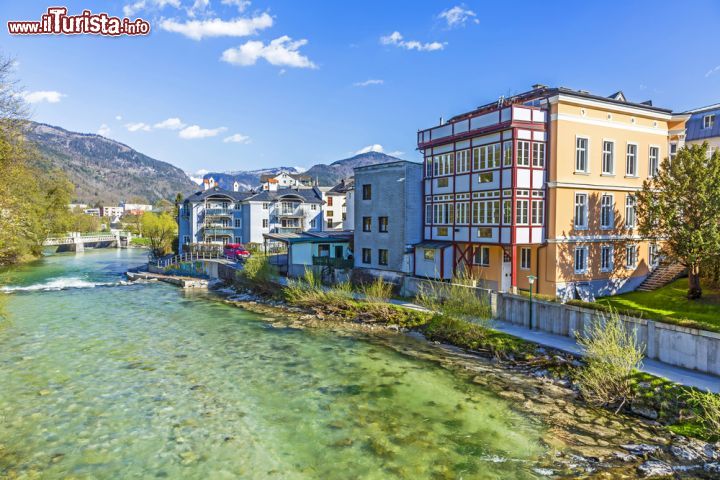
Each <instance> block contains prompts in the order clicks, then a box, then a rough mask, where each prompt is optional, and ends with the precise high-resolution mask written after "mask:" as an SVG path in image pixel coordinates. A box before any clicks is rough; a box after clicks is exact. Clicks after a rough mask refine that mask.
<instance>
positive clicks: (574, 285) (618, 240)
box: [414, 85, 687, 298]
mask: <svg viewBox="0 0 720 480" xmlns="http://www.w3.org/2000/svg"><path fill="white" fill-rule="evenodd" d="M686 119H687V116H686V115H673V114H672V113H671V111H670V110H668V109H664V108H658V107H655V106H653V105H652V103H651V102H644V103H633V102H630V101H628V100H627V99H626V98H625V96H624V95H623V93H622V92H617V93H614V94H612V95H610V96H607V97H605V96H598V95H593V94H590V93H588V92H586V91H576V90H571V89H567V88H562V87H561V88H548V87H546V86H543V85H535V86H534V87H533V89H532V90H531V91H528V92H525V93H522V94H519V95H515V96H513V97H510V98H507V99H506V98H502V97H501V98H500V99H499V100H498V101H497V102H493V103H490V104H487V105H484V106H481V107H479V108H477V109H475V110H472V111H470V112H467V113H463V114H461V115H457V116H455V117H453V118H451V119H450V120H449V121H447V122H444V123H442V124H441V125H438V126H436V127H433V128H429V129H426V130H421V131H419V132H418V149H419V150H420V151H421V152H422V153H423V154H424V157H425V168H424V180H423V189H424V192H423V201H424V216H423V237H424V241H423V243H421V244H419V245H417V246H416V248H415V254H414V259H415V272H414V273H415V274H416V275H420V276H426V277H432V278H439V279H449V278H452V277H453V276H456V275H459V274H461V273H466V274H470V275H472V276H473V277H474V278H477V279H478V280H479V281H480V283H481V284H484V285H485V286H486V287H488V288H493V289H496V290H500V291H514V290H517V289H523V290H528V289H529V288H530V287H529V277H531V276H533V277H535V278H537V281H536V282H535V284H534V291H535V292H539V293H542V294H547V295H552V296H559V297H561V298H575V297H580V298H592V297H594V296H601V295H609V294H614V293H618V292H623V291H627V290H631V289H634V288H635V287H636V286H637V285H639V284H640V283H641V282H642V280H643V279H644V278H645V277H646V276H647V275H648V273H649V271H650V270H651V269H652V268H654V266H656V265H657V264H658V261H659V256H658V252H659V246H658V244H657V243H656V242H655V240H654V239H652V238H642V237H641V236H640V235H639V233H638V231H637V218H636V212H635V205H636V199H635V193H636V192H637V191H638V190H639V189H640V188H641V187H642V182H643V180H645V179H647V178H649V177H651V176H652V175H653V174H654V173H655V172H656V171H657V169H658V166H659V164H660V161H661V160H662V159H663V158H665V157H666V156H667V155H668V154H669V152H670V149H671V148H679V147H681V146H682V144H683V142H684V131H685V127H684V124H685V121H686Z"/></svg>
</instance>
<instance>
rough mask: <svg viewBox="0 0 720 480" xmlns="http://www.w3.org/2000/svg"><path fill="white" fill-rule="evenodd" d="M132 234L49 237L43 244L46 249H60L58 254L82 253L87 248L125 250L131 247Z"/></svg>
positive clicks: (114, 233)
mask: <svg viewBox="0 0 720 480" xmlns="http://www.w3.org/2000/svg"><path fill="white" fill-rule="evenodd" d="M131 239H132V234H131V233H130V232H119V231H118V232H107V233H78V232H72V233H68V234H66V235H59V236H55V237H48V238H46V239H45V241H44V242H43V246H46V247H54V246H57V247H58V252H61V251H73V252H82V251H84V250H85V247H86V246H87V247H90V248H113V247H114V248H125V247H128V246H129V245H130V240H131Z"/></svg>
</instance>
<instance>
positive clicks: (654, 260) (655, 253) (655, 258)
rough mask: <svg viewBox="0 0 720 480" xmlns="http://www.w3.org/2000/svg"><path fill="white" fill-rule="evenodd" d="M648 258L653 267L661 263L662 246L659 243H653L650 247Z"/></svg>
mask: <svg viewBox="0 0 720 480" xmlns="http://www.w3.org/2000/svg"><path fill="white" fill-rule="evenodd" d="M648 259H649V260H650V266H651V267H652V268H655V267H657V266H658V265H660V248H659V247H658V244H657V243H651V244H650V246H649V247H648Z"/></svg>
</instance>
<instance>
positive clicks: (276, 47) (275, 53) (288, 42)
mask: <svg viewBox="0 0 720 480" xmlns="http://www.w3.org/2000/svg"><path fill="white" fill-rule="evenodd" d="M307 43H308V41H307V40H305V39H301V40H295V41H293V40H292V39H291V38H290V37H288V36H287V35H283V36H282V37H279V38H276V39H275V40H273V41H271V42H270V43H269V44H267V45H265V44H264V43H263V42H261V41H259V40H251V41H248V42H246V43H244V44H243V45H240V46H239V47H236V48H228V49H227V50H225V51H224V52H223V54H222V57H221V58H220V59H221V60H222V61H223V62H227V63H230V64H232V65H240V66H243V67H246V66H249V65H255V63H257V61H258V59H260V58H264V59H265V60H267V62H268V63H270V64H271V65H275V66H287V67H295V68H317V65H315V64H314V63H313V62H312V61H310V59H309V58H308V57H306V56H304V55H302V54H300V52H299V51H298V50H299V49H300V47H302V46H303V45H306V44H307Z"/></svg>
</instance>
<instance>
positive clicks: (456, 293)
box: [415, 277, 492, 327]
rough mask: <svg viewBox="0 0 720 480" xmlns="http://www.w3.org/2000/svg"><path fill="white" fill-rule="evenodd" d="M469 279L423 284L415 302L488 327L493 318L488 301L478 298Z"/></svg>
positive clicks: (441, 312)
mask: <svg viewBox="0 0 720 480" xmlns="http://www.w3.org/2000/svg"><path fill="white" fill-rule="evenodd" d="M467 284H468V281H467V278H462V277H461V278H455V279H453V280H452V282H451V283H443V282H430V283H427V284H423V285H422V286H421V287H420V290H419V291H418V294H417V295H416V297H415V301H416V302H417V303H419V304H420V305H422V306H424V307H425V308H427V309H428V310H432V311H433V312H437V313H440V314H442V315H444V316H447V317H451V318H455V319H461V320H468V319H471V320H472V321H473V322H475V323H480V324H482V326H484V327H487V322H488V321H489V320H490V318H491V316H492V312H491V309H490V305H489V304H488V302H487V300H486V299H483V298H481V297H479V296H478V291H477V289H475V288H473V287H470V286H467Z"/></svg>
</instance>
